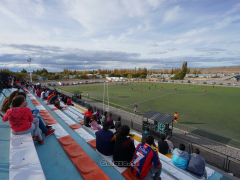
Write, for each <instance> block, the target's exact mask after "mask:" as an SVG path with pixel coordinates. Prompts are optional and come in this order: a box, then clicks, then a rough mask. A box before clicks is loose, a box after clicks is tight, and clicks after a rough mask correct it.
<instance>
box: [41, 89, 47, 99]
mask: <svg viewBox="0 0 240 180" xmlns="http://www.w3.org/2000/svg"><path fill="white" fill-rule="evenodd" d="M41 99H42V100H43V99H47V96H46V89H44V90H43V91H42V93H41Z"/></svg>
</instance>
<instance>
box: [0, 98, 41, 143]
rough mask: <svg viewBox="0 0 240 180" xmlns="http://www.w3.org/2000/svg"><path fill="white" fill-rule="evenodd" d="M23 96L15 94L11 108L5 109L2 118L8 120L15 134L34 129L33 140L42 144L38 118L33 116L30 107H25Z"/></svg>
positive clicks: (25, 132)
mask: <svg viewBox="0 0 240 180" xmlns="http://www.w3.org/2000/svg"><path fill="white" fill-rule="evenodd" d="M25 103H26V102H25V98H24V96H21V95H20V96H16V97H15V98H13V101H12V108H11V109H9V110H7V112H6V114H5V115H4V116H3V118H2V120H3V121H4V122H6V121H8V120H9V124H10V126H11V129H12V132H13V134H15V135H21V134H27V133H29V132H31V131H33V130H34V137H33V140H35V141H38V142H39V144H44V140H43V139H42V136H41V133H40V131H39V129H38V126H39V119H38V118H33V115H32V112H31V110H30V108H27V107H25Z"/></svg>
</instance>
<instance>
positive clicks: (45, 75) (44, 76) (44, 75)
mask: <svg viewBox="0 0 240 180" xmlns="http://www.w3.org/2000/svg"><path fill="white" fill-rule="evenodd" d="M47 76H48V74H47V73H46V72H44V73H42V74H41V77H42V79H43V80H46V79H47Z"/></svg>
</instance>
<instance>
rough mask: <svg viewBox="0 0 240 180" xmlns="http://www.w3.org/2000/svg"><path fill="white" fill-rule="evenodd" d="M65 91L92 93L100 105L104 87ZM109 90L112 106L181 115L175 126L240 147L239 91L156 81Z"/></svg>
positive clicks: (79, 87)
mask: <svg viewBox="0 0 240 180" xmlns="http://www.w3.org/2000/svg"><path fill="white" fill-rule="evenodd" d="M141 84H142V85H141ZM155 85H156V88H155ZM162 86H163V88H161V87H162ZM175 86H176V87H177V90H175ZM132 87H133V90H132ZM149 87H150V90H149ZM140 88H142V92H140ZM204 89H206V94H204V92H203V90H204ZM62 90H64V91H67V92H74V91H82V92H83V95H87V94H89V95H90V98H93V99H95V100H98V101H99V102H101V101H102V99H103V85H100V84H97V85H94V84H91V85H84V86H81V85H80V86H74V87H64V88H62ZM108 91H109V101H110V105H112V106H114V107H117V108H121V109H123V110H125V111H128V112H132V113H133V106H134V104H135V103H136V104H137V106H138V112H139V113H140V114H143V113H145V112H147V111H149V110H155V111H158V112H162V113H166V114H170V115H174V112H178V115H179V118H180V119H181V120H180V121H179V123H177V124H174V126H175V127H177V128H180V129H183V130H186V131H189V132H193V133H195V134H199V135H201V136H206V137H208V138H211V139H213V140H216V141H219V142H222V143H225V144H230V145H233V146H235V147H240V135H239V133H238V132H239V129H240V123H239V120H238V118H239V112H240V111H239V100H240V89H239V88H234V87H221V86H215V87H214V88H213V87H212V86H203V85H191V86H189V85H187V84H172V83H156V82H151V83H148V82H140V83H138V84H137V85H136V83H131V84H127V82H125V83H124V84H123V85H121V83H118V84H109V87H108ZM105 100H106V95H105ZM223 137H225V138H223Z"/></svg>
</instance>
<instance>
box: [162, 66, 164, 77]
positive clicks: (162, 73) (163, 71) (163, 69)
mask: <svg viewBox="0 0 240 180" xmlns="http://www.w3.org/2000/svg"><path fill="white" fill-rule="evenodd" d="M163 74H164V67H163V73H162V80H163Z"/></svg>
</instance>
